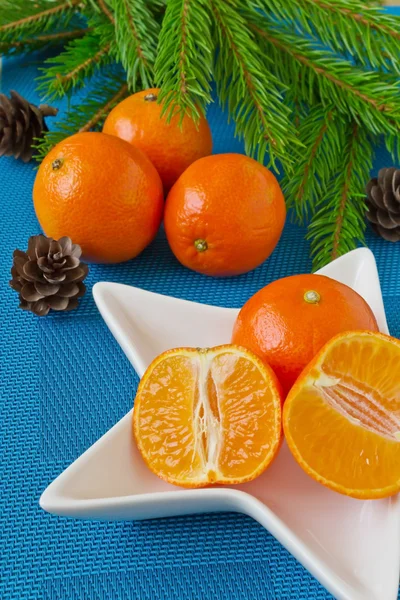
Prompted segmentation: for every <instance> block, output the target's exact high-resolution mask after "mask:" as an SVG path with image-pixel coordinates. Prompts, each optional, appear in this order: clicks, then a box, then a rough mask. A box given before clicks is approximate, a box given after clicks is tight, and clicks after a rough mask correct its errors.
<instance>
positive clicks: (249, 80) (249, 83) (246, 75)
mask: <svg viewBox="0 0 400 600" xmlns="http://www.w3.org/2000/svg"><path fill="white" fill-rule="evenodd" d="M213 12H214V14H215V17H216V19H217V21H218V23H219V26H220V27H221V31H222V32H223V34H224V35H225V37H226V38H227V39H228V40H229V43H230V46H231V49H232V52H233V53H234V55H235V57H236V59H237V61H238V63H239V64H240V66H241V69H242V71H243V76H244V79H245V82H246V84H247V88H248V91H249V95H250V97H251V99H252V100H253V102H254V105H255V107H256V110H257V112H258V114H259V116H260V120H261V123H262V125H263V127H264V129H265V131H266V132H267V134H266V135H265V136H264V138H265V139H266V140H268V141H269V142H270V143H271V144H272V145H273V146H276V145H277V143H276V140H275V138H274V137H272V135H271V133H270V129H269V127H268V124H267V122H266V119H265V115H264V110H263V108H262V106H261V104H260V103H259V101H258V100H257V97H256V95H255V92H254V84H253V80H252V76H251V73H249V71H248V70H247V68H246V65H245V63H244V61H243V58H242V56H241V54H240V52H239V50H238V49H237V46H236V44H235V43H234V41H233V40H232V37H231V35H230V32H229V31H228V30H227V29H226V27H225V26H224V23H223V21H222V19H221V16H220V14H219V12H218V9H216V7H215V5H214V6H213ZM256 29H258V28H256Z"/></svg>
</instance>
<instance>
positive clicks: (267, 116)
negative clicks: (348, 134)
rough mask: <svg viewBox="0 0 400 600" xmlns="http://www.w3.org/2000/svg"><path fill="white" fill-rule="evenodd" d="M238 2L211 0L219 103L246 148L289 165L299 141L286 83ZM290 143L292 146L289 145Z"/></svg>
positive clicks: (261, 159) (273, 164) (256, 154)
mask: <svg viewBox="0 0 400 600" xmlns="http://www.w3.org/2000/svg"><path fill="white" fill-rule="evenodd" d="M237 9H238V5H237V6H236V7H235V5H234V4H233V3H232V4H231V3H228V2H224V1H223V0H214V3H213V14H214V21H215V30H216V34H215V35H216V44H217V46H218V52H217V53H216V57H215V66H214V74H215V79H216V83H217V91H218V96H219V99H220V101H221V103H222V105H226V106H227V108H228V112H229V115H230V116H231V118H232V119H233V120H234V121H235V126H236V134H237V135H239V137H243V139H244V142H245V150H246V154H249V155H250V156H257V159H258V160H259V161H260V162H263V161H264V157H265V154H266V152H268V154H269V164H270V165H271V166H273V167H274V168H275V169H277V163H276V160H277V159H280V160H281V161H282V163H283V164H284V166H285V168H286V169H287V170H290V165H291V163H292V160H293V149H295V148H296V146H297V145H298V141H297V139H296V138H295V136H294V135H293V133H292V129H293V127H292V126H291V124H290V122H289V115H290V109H289V107H288V106H286V105H285V104H284V99H283V92H284V90H285V89H286V88H285V86H284V85H282V84H281V82H279V80H278V79H277V78H276V77H275V76H274V75H273V74H272V73H271V71H270V58H269V57H268V56H267V54H264V53H262V52H260V48H259V47H258V46H257V44H256V43H255V41H254V39H253V36H252V34H251V33H250V30H249V28H248V26H247V23H246V21H245V20H244V18H243V17H240V15H239V13H238V10H237ZM289 147H290V149H291V150H290V152H288V148H289Z"/></svg>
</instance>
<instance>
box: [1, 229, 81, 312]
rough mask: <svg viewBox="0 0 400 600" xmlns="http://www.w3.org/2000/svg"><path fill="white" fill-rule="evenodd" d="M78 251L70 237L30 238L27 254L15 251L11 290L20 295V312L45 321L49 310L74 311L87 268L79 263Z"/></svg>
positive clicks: (79, 253) (79, 252)
mask: <svg viewBox="0 0 400 600" xmlns="http://www.w3.org/2000/svg"><path fill="white" fill-rule="evenodd" d="M81 254H82V250H81V247H80V246H78V245H77V244H73V243H72V241H71V239H70V238H69V237H62V238H60V239H59V240H58V242H57V241H56V240H53V239H52V238H48V237H46V236H45V235H33V236H32V237H31V238H29V242H28V251H27V252H22V251H21V250H15V251H14V255H13V256H14V260H13V266H12V269H11V275H12V279H11V281H10V286H11V287H12V288H13V290H15V291H16V292H18V293H19V299H20V308H22V309H24V310H30V311H31V312H33V313H35V315H38V316H39V317H44V316H45V315H47V314H48V312H49V310H50V309H53V310H73V309H74V308H77V306H78V298H80V297H81V296H83V295H84V293H85V291H86V287H85V285H84V283H82V282H83V280H84V279H85V277H86V275H87V274H88V271H89V269H88V266H87V265H86V264H85V263H82V262H81V261H80V256H81Z"/></svg>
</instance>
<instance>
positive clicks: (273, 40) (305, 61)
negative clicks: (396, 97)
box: [251, 25, 391, 112]
mask: <svg viewBox="0 0 400 600" xmlns="http://www.w3.org/2000/svg"><path fill="white" fill-rule="evenodd" d="M251 27H252V29H253V30H254V31H256V32H257V33H258V34H259V35H261V36H263V37H265V39H267V40H268V41H269V42H271V44H274V46H276V47H277V48H280V49H281V50H284V51H285V52H287V53H288V54H290V55H291V56H293V58H295V59H296V60H298V61H299V62H301V63H302V64H303V65H305V66H306V67H309V68H310V69H312V70H313V71H314V72H315V73H317V74H318V75H323V76H324V77H325V78H326V79H329V81H331V82H332V83H334V84H335V85H337V86H338V87H341V88H342V89H345V90H347V91H348V92H350V93H351V94H354V96H358V98H361V100H364V102H367V103H368V104H370V105H371V106H373V107H374V108H375V109H376V110H379V111H380V112H390V111H391V107H390V106H388V105H387V104H378V102H377V101H376V100H374V99H373V98H370V97H369V96H367V95H366V94H363V93H362V92H360V91H359V90H357V89H356V88H354V87H353V86H352V85H350V84H349V83H345V82H344V81H342V80H341V79H338V78H337V77H335V76H334V75H332V74H331V73H329V72H328V71H326V70H325V69H323V68H322V67H318V66H317V65H316V64H314V63H313V62H312V61H311V60H310V59H308V58H307V57H306V56H304V55H303V54H299V53H298V52H293V51H292V50H290V49H289V48H288V47H287V46H286V45H285V44H283V43H282V42H280V41H279V40H277V39H276V38H274V37H273V36H271V35H269V34H267V33H266V32H265V31H264V30H262V29H259V28H258V27H256V26H255V25H251Z"/></svg>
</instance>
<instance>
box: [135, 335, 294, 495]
mask: <svg viewBox="0 0 400 600" xmlns="http://www.w3.org/2000/svg"><path fill="white" fill-rule="evenodd" d="M133 426H134V434H135V438H136V441H137V445H138V448H139V450H140V452H141V454H142V456H143V459H144V461H145V462H146V464H147V465H148V467H149V468H150V469H151V470H152V471H153V472H154V473H155V474H156V475H158V476H159V477H161V478H162V479H164V480H166V481H168V482H169V483H172V484H175V485H179V486H182V487H203V486H206V485H209V484H213V483H223V484H234V483H242V482H244V481H249V480H251V479H254V478H255V477H257V476H258V475H260V474H261V473H262V472H263V471H264V470H265V469H266V468H267V467H268V465H269V464H270V463H271V461H272V460H273V458H274V457H275V456H276V454H277V453H278V450H279V447H280V444H281V440H282V427H281V392H280V388H279V384H278V382H277V379H276V377H275V375H274V373H273V371H272V370H271V369H270V368H269V367H266V366H265V365H264V364H263V363H262V361H260V359H259V358H257V357H256V356H255V355H254V354H252V353H251V352H249V351H248V350H245V349H244V348H239V347H237V346H231V345H226V346H218V347H216V348H206V349H199V348H197V349H194V348H178V349H175V350H170V351H168V352H165V353H164V354H161V355H160V356H159V357H158V358H156V359H155V360H154V361H153V362H152V363H151V365H150V366H149V368H148V369H147V371H146V373H145V374H144V376H143V379H142V380H141V382H140V385H139V388H138V392H137V395H136V399H135V404H134V411H133Z"/></svg>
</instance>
